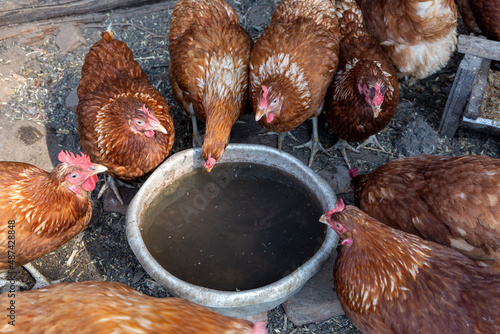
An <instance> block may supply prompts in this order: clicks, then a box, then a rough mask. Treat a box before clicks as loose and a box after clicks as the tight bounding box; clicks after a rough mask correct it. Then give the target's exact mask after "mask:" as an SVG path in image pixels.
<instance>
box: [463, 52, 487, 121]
mask: <svg viewBox="0 0 500 334" xmlns="http://www.w3.org/2000/svg"><path fill="white" fill-rule="evenodd" d="M490 64H491V59H483V60H482V61H481V65H480V66H479V71H478V72H477V74H476V77H475V78H474V82H473V83H472V90H471V92H470V96H469V102H468V103H467V107H466V108H465V113H464V117H467V118H470V119H477V118H478V117H479V114H480V113H481V104H482V102H483V96H484V90H485V89H486V84H487V83H488V73H489V72H490Z"/></svg>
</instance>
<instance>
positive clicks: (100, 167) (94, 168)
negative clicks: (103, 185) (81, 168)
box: [89, 164, 108, 175]
mask: <svg viewBox="0 0 500 334" xmlns="http://www.w3.org/2000/svg"><path fill="white" fill-rule="evenodd" d="M89 170H90V172H91V173H90V175H95V174H99V173H104V172H105V171H107V170H108V169H107V168H106V167H104V166H103V165H99V164H94V165H93V166H92V167H90V169H89Z"/></svg>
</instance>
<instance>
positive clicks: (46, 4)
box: [0, 0, 175, 26]
mask: <svg viewBox="0 0 500 334" xmlns="http://www.w3.org/2000/svg"><path fill="white" fill-rule="evenodd" d="M163 1H166V2H170V3H172V8H173V6H174V2H175V0H57V1H56V0H41V1H40V0H20V1H15V0H3V1H2V6H1V9H0V26H7V25H12V24H20V23H27V22H34V21H39V20H47V19H52V18H56V17H62V16H70V15H83V14H91V13H96V12H101V11H108V10H111V9H116V8H126V7H135V6H142V5H146V4H152V3H158V2H163Z"/></svg>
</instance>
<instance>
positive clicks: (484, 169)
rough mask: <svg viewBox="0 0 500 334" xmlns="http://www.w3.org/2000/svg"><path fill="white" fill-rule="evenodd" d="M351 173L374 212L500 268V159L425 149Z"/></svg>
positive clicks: (358, 194) (362, 203) (363, 202)
mask: <svg viewBox="0 0 500 334" xmlns="http://www.w3.org/2000/svg"><path fill="white" fill-rule="evenodd" d="M352 176H354V178H353V179H352V185H353V189H354V193H355V200H356V204H357V205H358V206H359V207H360V208H361V209H362V210H363V211H365V212H366V213H368V214H369V215H370V216H372V217H374V218H376V219H377V220H379V221H381V222H382V223H384V224H386V225H389V226H391V227H394V228H397V229H400V230H403V231H405V232H408V233H412V234H415V235H418V236H420V237H422V238H424V239H427V240H431V241H434V242H437V243H439V244H441V245H444V246H448V247H451V248H454V249H455V250H457V251H459V252H461V253H463V254H464V255H466V256H468V257H470V258H471V259H473V260H475V261H476V262H477V263H478V264H479V265H481V266H486V265H488V266H492V267H493V268H494V269H496V270H498V271H500V159H492V158H489V157H486V156H463V157H453V158H452V157H445V156H434V155H420V156H416V157H409V158H402V159H397V160H393V161H391V162H389V163H387V164H385V165H383V166H381V167H379V168H377V169H376V170H375V171H373V172H371V173H370V174H367V175H358V176H355V175H352Z"/></svg>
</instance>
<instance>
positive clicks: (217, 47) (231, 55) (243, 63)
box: [169, 0, 253, 171]
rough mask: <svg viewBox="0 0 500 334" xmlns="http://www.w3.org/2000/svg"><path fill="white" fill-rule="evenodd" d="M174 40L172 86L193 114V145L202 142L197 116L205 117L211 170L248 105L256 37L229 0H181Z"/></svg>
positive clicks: (205, 155)
mask: <svg viewBox="0 0 500 334" xmlns="http://www.w3.org/2000/svg"><path fill="white" fill-rule="evenodd" d="M169 41H170V45H169V51H170V65H169V66H170V67H169V77H170V82H171V84H172V89H173V92H174V95H175V97H176V99H177V101H178V102H179V104H180V105H181V106H182V107H183V108H184V110H186V111H187V113H188V114H189V115H190V116H191V119H192V122H193V145H194V146H200V145H201V137H200V135H199V133H198V126H197V124H196V118H199V119H200V120H202V121H203V122H206V129H205V138H204V140H203V146H202V155H203V159H204V160H205V164H204V165H205V167H206V168H207V170H208V171H210V170H211V169H212V167H213V166H214V165H215V163H216V162H217V160H219V158H220V157H221V156H222V153H223V152H224V150H225V148H226V146H227V144H228V140H229V135H230V133H231V128H232V127H233V125H234V123H235V122H236V120H237V119H238V118H239V117H240V116H241V115H242V114H243V113H244V111H245V107H246V103H247V99H248V62H249V61H250V50H251V49H252V45H253V41H252V39H251V38H250V35H248V33H247V32H246V31H245V29H243V27H241V26H240V24H239V20H238V15H237V14H236V12H235V11H234V10H233V8H231V7H230V6H229V5H228V4H227V3H226V2H225V1H224V0H179V1H177V4H176V5H175V8H174V11H173V13H172V20H171V28H170V35H169Z"/></svg>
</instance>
